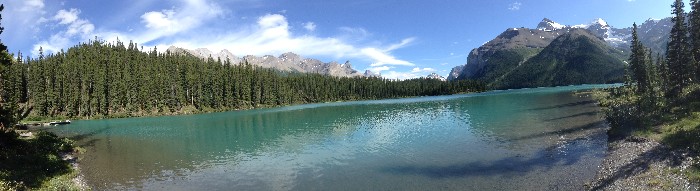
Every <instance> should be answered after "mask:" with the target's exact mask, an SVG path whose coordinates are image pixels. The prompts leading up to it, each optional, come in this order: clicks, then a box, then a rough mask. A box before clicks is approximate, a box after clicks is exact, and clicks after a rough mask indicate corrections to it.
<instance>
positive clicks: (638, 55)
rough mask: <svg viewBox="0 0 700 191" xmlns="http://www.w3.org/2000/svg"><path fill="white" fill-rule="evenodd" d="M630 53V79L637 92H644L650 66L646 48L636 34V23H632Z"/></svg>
mask: <svg viewBox="0 0 700 191" xmlns="http://www.w3.org/2000/svg"><path fill="white" fill-rule="evenodd" d="M631 49H632V54H631V55H630V58H629V67H630V72H631V74H630V77H631V78H632V81H633V82H634V83H636V87H637V92H638V93H646V92H648V91H649V89H650V83H649V71H648V66H650V64H649V62H648V60H647V55H646V48H644V45H643V44H642V43H641V42H640V41H639V37H638V36H637V23H634V24H633V25H632V45H631Z"/></svg>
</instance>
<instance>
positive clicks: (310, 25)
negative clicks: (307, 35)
mask: <svg viewBox="0 0 700 191" xmlns="http://www.w3.org/2000/svg"><path fill="white" fill-rule="evenodd" d="M304 29H306V30H307V31H309V32H314V31H315V30H316V24H315V23H314V22H306V23H304Z"/></svg>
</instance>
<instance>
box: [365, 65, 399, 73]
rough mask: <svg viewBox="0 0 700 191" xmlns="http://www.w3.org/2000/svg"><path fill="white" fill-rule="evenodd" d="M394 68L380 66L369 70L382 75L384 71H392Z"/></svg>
mask: <svg viewBox="0 0 700 191" xmlns="http://www.w3.org/2000/svg"><path fill="white" fill-rule="evenodd" d="M392 68H393V67H389V66H379V67H372V68H368V69H367V70H369V71H372V72H374V73H381V72H382V71H387V70H391V69H392Z"/></svg>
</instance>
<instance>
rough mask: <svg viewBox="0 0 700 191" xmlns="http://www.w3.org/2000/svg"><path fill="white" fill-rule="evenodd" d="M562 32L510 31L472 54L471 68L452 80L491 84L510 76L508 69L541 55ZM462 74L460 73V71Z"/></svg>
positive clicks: (522, 29) (470, 57)
mask: <svg viewBox="0 0 700 191" xmlns="http://www.w3.org/2000/svg"><path fill="white" fill-rule="evenodd" d="M562 33H563V32H560V31H547V30H536V29H527V28H510V29H508V30H506V31H505V32H503V33H501V34H500V35H498V36H497V37H496V38H495V39H493V40H491V41H489V42H487V43H486V44H484V45H482V46H481V47H479V48H476V49H474V50H472V51H471V52H470V53H469V56H468V60H467V63H468V64H467V65H465V66H464V68H462V69H461V73H459V74H458V75H456V76H455V75H453V73H451V74H450V76H449V77H448V78H449V79H475V80H483V81H491V80H493V79H494V78H495V77H498V76H501V75H503V74H505V73H507V69H508V68H511V66H513V65H515V64H518V63H520V62H522V61H524V60H526V59H527V58H530V57H532V56H534V55H536V54H537V52H539V51H540V50H541V49H542V48H544V47H546V46H547V45H549V43H550V42H551V41H552V40H554V39H555V38H556V37H558V36H559V35H561V34H562ZM457 71H459V69H457Z"/></svg>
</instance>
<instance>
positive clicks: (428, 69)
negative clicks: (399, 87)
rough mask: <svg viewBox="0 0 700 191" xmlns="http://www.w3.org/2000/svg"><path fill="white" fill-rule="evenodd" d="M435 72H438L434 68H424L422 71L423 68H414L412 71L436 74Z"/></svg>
mask: <svg viewBox="0 0 700 191" xmlns="http://www.w3.org/2000/svg"><path fill="white" fill-rule="evenodd" d="M435 71H437V70H435V69H433V68H422V69H421V68H419V67H416V68H413V69H412V70H411V73H420V72H435Z"/></svg>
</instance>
